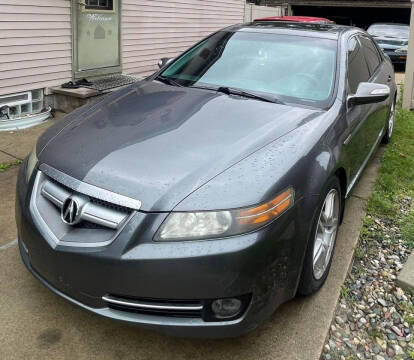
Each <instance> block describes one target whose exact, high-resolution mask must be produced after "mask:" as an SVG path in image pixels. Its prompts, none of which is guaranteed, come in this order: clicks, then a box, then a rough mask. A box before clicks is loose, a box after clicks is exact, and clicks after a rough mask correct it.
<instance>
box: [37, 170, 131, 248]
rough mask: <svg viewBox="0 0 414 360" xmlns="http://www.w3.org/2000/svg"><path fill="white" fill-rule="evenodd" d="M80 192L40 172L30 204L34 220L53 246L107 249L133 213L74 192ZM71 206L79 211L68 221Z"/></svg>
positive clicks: (119, 206)
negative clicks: (102, 247) (68, 207)
mask: <svg viewBox="0 0 414 360" xmlns="http://www.w3.org/2000/svg"><path fill="white" fill-rule="evenodd" d="M78 185H79V184H78ZM89 186H91V185H89ZM78 188H79V186H76V187H74V188H70V187H68V186H67V185H65V184H63V183H62V182H61V181H57V180H56V179H54V178H52V177H50V176H47V175H46V174H44V173H43V172H42V171H38V173H37V174H36V179H35V184H34V187H33V193H32V197H31V201H30V210H31V212H32V214H33V218H34V219H35V221H36V222H37V225H38V227H39V229H40V230H41V231H42V230H44V236H45V238H46V239H48V240H50V241H49V243H51V245H52V246H54V245H64V246H80V247H94V246H104V245H108V244H109V243H111V242H112V241H113V240H114V239H115V237H116V236H117V235H118V233H119V232H120V231H121V230H122V228H123V226H124V225H125V224H126V222H127V221H128V219H129V218H130V217H131V216H132V214H133V213H134V210H132V209H130V208H127V207H124V206H121V205H118V204H113V203H111V202H108V201H106V200H102V199H99V198H95V197H93V196H90V195H87V194H85V193H83V192H81V191H77V190H75V189H78ZM115 197H116V195H114V198H115ZM71 202H74V203H76V204H75V205H76V206H75V207H76V211H72V212H71V215H73V216H70V217H69V219H67V218H65V214H67V213H66V210H67V206H68V203H69V204H70V203H71Z"/></svg>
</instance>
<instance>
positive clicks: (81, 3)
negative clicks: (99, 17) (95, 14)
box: [78, 1, 86, 6]
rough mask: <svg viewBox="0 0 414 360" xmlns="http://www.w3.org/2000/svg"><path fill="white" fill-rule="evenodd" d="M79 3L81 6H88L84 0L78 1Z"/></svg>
mask: <svg viewBox="0 0 414 360" xmlns="http://www.w3.org/2000/svg"><path fill="white" fill-rule="evenodd" d="M78 5H79V6H86V3H84V2H82V1H78Z"/></svg>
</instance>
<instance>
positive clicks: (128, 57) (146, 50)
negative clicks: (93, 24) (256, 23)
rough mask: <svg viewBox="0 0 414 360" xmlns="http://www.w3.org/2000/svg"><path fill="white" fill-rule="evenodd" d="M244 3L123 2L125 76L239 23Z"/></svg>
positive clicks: (139, 73)
mask: <svg viewBox="0 0 414 360" xmlns="http://www.w3.org/2000/svg"><path fill="white" fill-rule="evenodd" d="M0 1H1V0H0ZM245 3H246V1H245V0H171V1H170V0H168V1H166V0H123V2H122V36H123V39H122V44H123V52H122V60H123V69H124V73H126V74H132V75H135V76H144V75H147V74H150V73H151V72H153V71H154V70H155V69H156V68H157V62H158V60H159V59H160V58H161V57H174V56H176V55H177V54H179V53H180V52H182V51H183V50H185V49H187V48H188V47H189V46H191V45H192V44H194V43H195V42H197V41H198V40H200V39H202V38H203V37H205V36H206V35H208V34H210V33H212V32H213V31H215V30H218V29H220V28H222V27H225V26H228V25H232V24H237V23H242V22H243V20H244V8H245Z"/></svg>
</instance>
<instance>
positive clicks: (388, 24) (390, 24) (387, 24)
mask: <svg viewBox="0 0 414 360" xmlns="http://www.w3.org/2000/svg"><path fill="white" fill-rule="evenodd" d="M377 25H386V26H406V27H410V25H407V24H401V23H373V24H371V25H370V26H369V27H371V26H377Z"/></svg>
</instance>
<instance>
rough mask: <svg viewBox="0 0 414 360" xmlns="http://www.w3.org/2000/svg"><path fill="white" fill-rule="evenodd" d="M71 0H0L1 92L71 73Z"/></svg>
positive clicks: (57, 81)
mask: <svg viewBox="0 0 414 360" xmlns="http://www.w3.org/2000/svg"><path fill="white" fill-rule="evenodd" d="M70 6H71V2H70V0H37V1H33V0H0V95H4V94H11V93H16V92H20V91H25V90H31V89H39V88H45V87H50V86H55V85H59V84H61V83H63V82H65V81H68V80H70V79H71V77H72V73H71V70H72V65H71V63H72V50H71V49H72V47H71V42H72V40H71V38H72V36H71V34H72V30H71V15H70Z"/></svg>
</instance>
